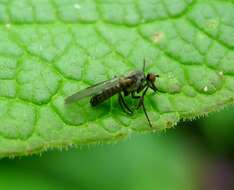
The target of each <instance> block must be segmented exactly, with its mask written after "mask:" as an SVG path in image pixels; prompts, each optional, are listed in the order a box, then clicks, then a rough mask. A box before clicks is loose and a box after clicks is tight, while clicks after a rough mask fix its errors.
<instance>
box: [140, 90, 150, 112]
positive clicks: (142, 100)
mask: <svg viewBox="0 0 234 190" xmlns="http://www.w3.org/2000/svg"><path fill="white" fill-rule="evenodd" d="M148 89H149V87H148V86H147V87H146V89H145V90H144V92H143V94H142V96H140V98H139V99H140V100H139V103H138V106H137V109H139V108H140V107H141V106H142V105H143V104H144V97H145V94H146V92H147V90H148Z"/></svg>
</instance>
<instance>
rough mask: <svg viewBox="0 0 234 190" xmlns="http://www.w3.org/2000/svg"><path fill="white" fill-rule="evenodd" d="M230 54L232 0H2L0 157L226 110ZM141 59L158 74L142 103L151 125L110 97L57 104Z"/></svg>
mask: <svg viewBox="0 0 234 190" xmlns="http://www.w3.org/2000/svg"><path fill="white" fill-rule="evenodd" d="M233 50H234V2H233V1H231V0H229V1H228V0H222V1H221V0H213V1H208V0H116V1H112V0H96V1H93V0H79V1H78V0H56V1H55V0H20V1H18V0H11V1H10V0H1V1H0V119H1V123H0V156H1V157H4V156H15V155H27V154H30V153H34V152H40V151H43V150H46V149H47V148H53V147H63V146H69V145H73V144H84V143H98V142H103V141H113V140H117V139H119V138H122V137H125V136H128V135H130V134H131V133H132V132H141V131H160V130H165V129H166V128H171V127H172V126H174V125H175V124H176V123H177V122H178V121H180V120H181V119H191V118H194V117H198V116H200V115H203V114H206V113H209V112H211V111H215V110H218V109H220V108H222V107H224V106H226V105H228V104H232V103H233V101H234V77H233V76H234V51H233ZM144 59H146V62H147V72H153V73H157V74H159V75H160V79H158V80H157V81H156V85H157V87H158V89H159V92H158V93H157V94H153V93H152V92H150V93H148V94H147V96H146V98H145V104H146V107H147V111H148V113H149V117H150V119H151V121H152V123H153V129H151V128H150V127H149V125H148V123H147V120H146V119H145V116H144V113H143V111H142V110H139V111H135V114H134V116H128V115H126V114H124V113H123V112H122V111H121V109H120V106H119V105H118V101H117V98H116V97H113V98H111V100H110V101H107V102H105V103H104V104H102V105H101V106H99V107H97V108H92V107H90V105H89V103H88V102H89V101H88V99H86V100H82V101H80V102H77V103H74V104H72V105H69V106H67V105H65V104H64V98H65V97H67V96H68V95H71V94H72V93H74V92H76V91H78V90H81V89H83V88H85V87H87V86H89V85H92V84H94V83H97V82H100V81H102V80H107V79H110V78H112V77H113V76H116V75H122V74H126V73H127V72H129V71H132V70H136V69H141V68H142V64H143V60H144ZM127 102H128V103H131V104H134V103H136V102H133V101H132V100H131V99H130V98H128V99H127Z"/></svg>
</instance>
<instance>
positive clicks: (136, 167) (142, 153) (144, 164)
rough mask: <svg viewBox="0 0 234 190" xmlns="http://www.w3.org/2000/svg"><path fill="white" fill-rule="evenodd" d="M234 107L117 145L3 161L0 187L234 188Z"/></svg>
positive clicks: (84, 189) (0, 162)
mask: <svg viewBox="0 0 234 190" xmlns="http://www.w3.org/2000/svg"><path fill="white" fill-rule="evenodd" d="M233 125H234V108H233V107H230V108H227V109H225V110H222V111H221V112H218V113H213V114H210V115H209V117H206V118H201V119H198V120H195V121H193V122H185V123H179V124H178V126H177V127H176V128H174V129H170V130H167V131H166V132H162V133H160V134H141V135H135V136H132V137H131V138H128V139H126V140H123V141H121V142H118V143H115V144H103V145H89V146H88V145H87V146H80V147H78V148H73V149H69V150H63V151H59V150H54V151H48V152H46V153H43V154H42V155H40V156H39V155H36V156H31V157H22V158H15V159H2V160H0V169H1V172H0V189H4V190H11V189H17V190H21V189H24V190H25V189H26V190H27V189H34V190H35V189H36V190H37V189H38V190H39V189H44V190H60V189H61V190H62V189H71V190H73V189H79V190H89V189H90V190H91V189H100V190H109V189H111V190H117V189H121V190H125V189H126V190H138V189H139V190H155V189H159V190H161V189H162V190H171V189H173V190H200V189H201V190H203V189H204V190H210V189H211V190H226V189H227V190H234V128H233Z"/></svg>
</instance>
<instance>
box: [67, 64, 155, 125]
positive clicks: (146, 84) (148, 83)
mask: <svg viewBox="0 0 234 190" xmlns="http://www.w3.org/2000/svg"><path fill="white" fill-rule="evenodd" d="M157 77H159V75H157V74H153V73H148V74H145V61H144V64H143V70H140V71H134V72H131V73H129V74H128V75H126V76H121V77H114V78H113V79H110V80H106V81H103V82H100V83H97V84H94V85H93V86H90V87H88V88H86V89H83V90H81V91H78V92H77V93H75V94H73V95H71V96H69V97H67V98H66V99H65V103H66V104H70V103H73V102H75V101H78V100H81V99H83V98H85V97H91V99H90V104H91V106H93V107H94V106H97V105H99V104H101V103H102V102H104V101H105V100H107V99H109V98H110V97H112V96H114V95H116V94H118V101H119V104H120V107H121V109H122V110H123V111H124V112H126V113H128V114H133V111H132V110H131V109H130V108H129V106H128V105H127V104H126V102H125V100H124V97H126V96H129V95H131V97H132V98H134V99H139V102H138V106H137V109H139V108H140V107H142V108H143V111H144V114H145V116H146V118H147V120H148V123H149V125H150V127H152V124H151V122H150V119H149V117H148V114H147V112H146V108H145V104H144V97H145V94H146V92H147V91H148V89H149V88H151V89H152V90H153V91H154V92H156V91H157V88H156V86H155V84H154V82H155V80H156V78H157ZM141 92H142V94H141V95H140V93H141Z"/></svg>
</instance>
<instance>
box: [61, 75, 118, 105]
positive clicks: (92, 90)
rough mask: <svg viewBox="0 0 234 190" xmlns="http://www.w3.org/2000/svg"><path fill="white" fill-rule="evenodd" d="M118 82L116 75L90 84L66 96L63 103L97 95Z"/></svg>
mask: <svg viewBox="0 0 234 190" xmlns="http://www.w3.org/2000/svg"><path fill="white" fill-rule="evenodd" d="M118 83H119V79H118V78H117V77H115V78H113V79H110V80H106V81H102V82H100V83H97V84H94V85H93V86H90V87H88V88H85V89H83V90H81V91H78V92H76V93H75V94H73V95H71V96H68V97H67V98H66V99H65V103H66V104H70V103H73V102H75V101H77V100H81V99H83V98H85V97H88V96H94V95H97V94H99V93H100V92H102V91H103V90H106V89H109V88H111V87H113V86H115V85H117V84H118Z"/></svg>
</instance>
